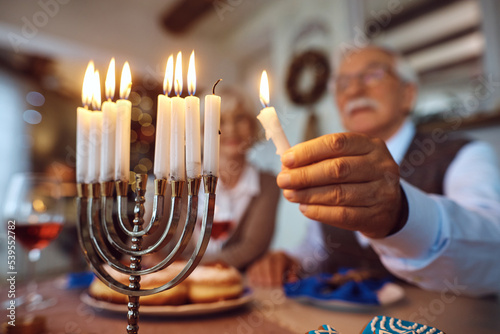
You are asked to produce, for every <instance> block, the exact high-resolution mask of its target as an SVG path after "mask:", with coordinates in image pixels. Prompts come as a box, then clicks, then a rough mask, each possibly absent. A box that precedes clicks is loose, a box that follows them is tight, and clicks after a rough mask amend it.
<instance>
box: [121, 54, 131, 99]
mask: <svg viewBox="0 0 500 334" xmlns="http://www.w3.org/2000/svg"><path fill="white" fill-rule="evenodd" d="M131 90H132V73H130V65H129V64H128V61H126V62H125V64H123V69H122V78H121V81H120V99H123V100H126V99H128V96H129V95H130V91H131Z"/></svg>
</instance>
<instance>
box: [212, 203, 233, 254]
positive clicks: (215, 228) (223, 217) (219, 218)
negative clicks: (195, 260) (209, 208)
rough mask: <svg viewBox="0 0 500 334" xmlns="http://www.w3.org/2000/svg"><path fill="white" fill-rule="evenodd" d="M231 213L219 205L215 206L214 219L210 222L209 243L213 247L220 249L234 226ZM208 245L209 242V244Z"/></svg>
mask: <svg viewBox="0 0 500 334" xmlns="http://www.w3.org/2000/svg"><path fill="white" fill-rule="evenodd" d="M234 225H235V224H234V218H233V214H232V212H231V211H230V210H229V209H226V210H221V208H220V207H217V206H216V207H215V213H214V221H213V223H212V236H211V238H210V243H211V244H213V245H214V246H212V247H214V248H216V249H217V250H220V249H221V248H222V246H223V244H224V243H225V242H226V240H227V239H228V236H229V234H230V233H231V231H232V230H233V228H234ZM209 247H210V244H209Z"/></svg>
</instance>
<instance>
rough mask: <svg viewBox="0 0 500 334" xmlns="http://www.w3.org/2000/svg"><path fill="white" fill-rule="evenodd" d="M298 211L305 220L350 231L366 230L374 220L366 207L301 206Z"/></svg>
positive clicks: (370, 211)
mask: <svg viewBox="0 0 500 334" xmlns="http://www.w3.org/2000/svg"><path fill="white" fill-rule="evenodd" d="M299 209H300V211H301V212H302V214H303V215H304V216H306V217H307V218H310V219H312V220H317V221H320V222H322V223H325V224H329V225H332V226H336V227H340V228H343V229H346V230H351V231H358V230H364V229H366V226H367V225H370V223H371V220H372V219H373V218H374V217H372V214H373V212H372V210H371V209H370V208H366V207H349V206H333V207H332V206H323V205H314V204H311V205H309V204H301V205H300V206H299Z"/></svg>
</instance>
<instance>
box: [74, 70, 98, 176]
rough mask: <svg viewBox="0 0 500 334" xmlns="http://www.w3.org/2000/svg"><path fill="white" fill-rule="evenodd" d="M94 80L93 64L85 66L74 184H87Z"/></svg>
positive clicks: (77, 126) (77, 123)
mask: <svg viewBox="0 0 500 334" xmlns="http://www.w3.org/2000/svg"><path fill="white" fill-rule="evenodd" d="M93 80H94V63H93V62H92V61H90V62H89V64H88V65H87V70H86V71H85V77H84V79H83V86H82V104H83V108H82V107H78V108H77V110H76V182H77V183H87V181H88V180H87V174H88V160H89V131H90V111H89V110H88V106H89V105H90V104H91V103H92V86H93V85H92V83H93Z"/></svg>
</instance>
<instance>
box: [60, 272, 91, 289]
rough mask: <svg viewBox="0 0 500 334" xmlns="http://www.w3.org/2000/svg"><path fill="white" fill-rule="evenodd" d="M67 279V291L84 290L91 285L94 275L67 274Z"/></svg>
mask: <svg viewBox="0 0 500 334" xmlns="http://www.w3.org/2000/svg"><path fill="white" fill-rule="evenodd" d="M67 277H68V283H67V287H66V288H67V289H85V288H88V287H89V286H90V284H91V283H92V280H93V279H94V273H93V272H91V271H83V272H77V273H69V274H68V276H67Z"/></svg>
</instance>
